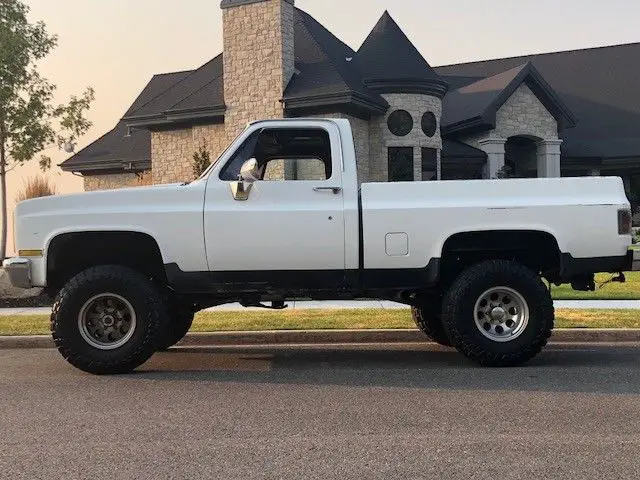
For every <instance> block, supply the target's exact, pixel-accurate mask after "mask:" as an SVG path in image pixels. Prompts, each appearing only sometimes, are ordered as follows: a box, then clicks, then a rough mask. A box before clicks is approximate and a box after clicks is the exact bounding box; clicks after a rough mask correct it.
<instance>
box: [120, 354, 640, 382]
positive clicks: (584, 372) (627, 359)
mask: <svg viewBox="0 0 640 480" xmlns="http://www.w3.org/2000/svg"><path fill="white" fill-rule="evenodd" d="M638 347H639V345H636V344H624V345H620V344H617V345H613V344H611V345H608V344H597V345H596V344H584V345H582V344H580V345H578V344H565V345H559V344H555V345H551V346H549V347H547V349H546V350H545V351H544V352H543V353H542V354H541V355H539V356H538V357H537V358H535V359H534V360H532V361H531V362H530V363H529V364H527V365H525V366H523V367H518V368H482V367H479V366H477V365H475V364H474V363H472V362H470V361H469V360H467V359H466V358H464V357H463V356H462V355H460V354H458V353H457V352H456V351H455V350H452V349H446V348H441V347H435V346H432V345H420V344H410V345H392V346H389V347H388V348H387V347H386V346H385V348H381V347H380V346H379V345H375V346H313V347H311V346H288V347H246V348H242V347H235V348H234V347H216V348H177V349H172V350H170V351H168V352H164V353H159V354H156V355H155V356H154V357H153V358H152V359H151V360H150V361H149V362H148V363H147V364H145V365H143V366H142V367H141V368H140V369H139V371H138V372H136V373H135V374H133V375H127V376H125V378H128V379H152V380H155V381H178V382H179V381H202V382H250V383H271V384H278V383H296V384H310V385H349V386H362V387H375V386H380V387H391V386H392V387H405V388H420V389H454V390H474V389H482V390H510V391H513V390H522V391H553V392H556V391H557V392H594V393H596V392H598V393H605V392H606V393H640V369H638V365H639V361H640V348H638ZM623 379H624V380H623Z"/></svg>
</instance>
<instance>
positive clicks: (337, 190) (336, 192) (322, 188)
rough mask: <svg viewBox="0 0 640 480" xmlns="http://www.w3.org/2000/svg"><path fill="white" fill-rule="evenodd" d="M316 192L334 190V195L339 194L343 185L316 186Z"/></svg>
mask: <svg viewBox="0 0 640 480" xmlns="http://www.w3.org/2000/svg"><path fill="white" fill-rule="evenodd" d="M313 191H314V192H333V194H334V195H338V194H339V193H340V192H341V191H342V187H315V188H314V189H313Z"/></svg>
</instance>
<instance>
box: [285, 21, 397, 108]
mask: <svg viewBox="0 0 640 480" xmlns="http://www.w3.org/2000/svg"><path fill="white" fill-rule="evenodd" d="M295 54H296V70H298V72H297V73H296V74H295V75H294V76H293V78H292V79H291V81H290V82H289V85H288V86H287V88H286V90H285V93H284V101H285V107H286V108H287V109H297V108H309V107H314V106H320V105H322V106H329V105H345V104H356V105H357V106H359V107H360V108H362V109H363V110H367V109H369V110H373V111H378V112H380V113H382V112H384V111H386V109H387V108H388V106H389V105H388V104H387V102H386V101H385V100H384V98H382V97H381V96H380V95H379V94H377V93H375V92H373V91H371V90H369V89H368V88H367V87H365V86H364V84H363V82H362V78H361V77H360V74H359V72H358V70H357V68H356V67H355V63H354V58H355V56H356V53H355V52H354V51H353V50H352V49H351V48H350V47H349V46H348V45H346V44H345V43H343V42H342V41H340V40H339V39H338V38H337V37H336V36H335V35H333V34H332V33H331V32H329V30H327V29H326V28H325V27H323V26H322V25H321V24H320V23H318V21H317V20H315V19H314V18H313V17H312V16H311V15H309V14H308V13H306V12H303V11H302V10H300V9H296V10H295Z"/></svg>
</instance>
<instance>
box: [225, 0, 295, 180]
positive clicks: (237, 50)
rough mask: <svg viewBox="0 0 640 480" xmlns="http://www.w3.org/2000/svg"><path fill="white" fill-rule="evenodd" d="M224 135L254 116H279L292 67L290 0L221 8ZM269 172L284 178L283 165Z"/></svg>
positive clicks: (238, 129)
mask: <svg viewBox="0 0 640 480" xmlns="http://www.w3.org/2000/svg"><path fill="white" fill-rule="evenodd" d="M223 26H224V35H223V37H224V38H223V40H224V97H225V104H226V106H227V110H226V113H225V125H226V130H227V138H234V137H235V136H236V135H237V134H238V133H240V132H241V131H242V129H243V128H244V127H245V126H246V124H247V123H248V122H250V121H253V120H258V119H268V118H283V117H284V111H283V105H282V102H281V100H282V95H283V92H284V89H285V88H286V86H287V84H288V83H289V80H290V79H291V77H292V76H293V73H294V70H295V53H294V7H293V0H263V1H258V2H255V3H250V4H238V5H235V6H232V7H229V8H225V9H224V10H223ZM270 172H271V173H272V174H273V175H274V176H276V178H277V177H278V176H279V177H281V178H283V177H284V165H283V164H280V165H279V166H278V168H275V169H272V170H270Z"/></svg>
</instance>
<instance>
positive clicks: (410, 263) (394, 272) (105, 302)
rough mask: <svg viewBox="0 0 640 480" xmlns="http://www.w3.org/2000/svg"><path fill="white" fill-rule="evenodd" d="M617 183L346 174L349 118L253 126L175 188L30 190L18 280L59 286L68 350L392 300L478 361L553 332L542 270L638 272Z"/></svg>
mask: <svg viewBox="0 0 640 480" xmlns="http://www.w3.org/2000/svg"><path fill="white" fill-rule="evenodd" d="M631 243H632V242H631V212H630V207H629V203H628V201H627V198H626V196H625V192H624V188H623V184H622V181H621V180H620V179H619V178H598V177H590V178H571V179H522V180H478V181H435V182H407V183H362V184H360V183H359V182H358V177H357V168H356V155H355V149H354V142H353V136H352V132H351V128H350V125H349V123H348V121H346V120H322V119H292V120H277V121H260V122H255V123H252V124H250V125H249V126H248V127H247V129H246V130H245V131H244V132H243V133H242V134H241V135H240V136H239V137H238V138H237V139H236V140H235V141H234V142H233V143H232V144H231V146H230V147H229V148H228V149H227V150H226V151H225V152H224V153H223V154H222V155H221V157H220V158H219V159H218V160H217V162H215V163H214V164H213V165H212V166H211V167H210V168H209V170H208V171H207V172H205V174H204V175H203V176H202V177H201V178H200V179H198V180H196V181H194V182H191V183H185V184H182V185H178V184H175V185H158V186H153V187H148V188H135V189H126V190H117V191H103V192H91V193H83V194H78V195H69V196H59V197H49V198H46V199H37V200H29V201H26V202H22V203H20V204H19V205H18V207H17V210H16V244H17V246H18V249H19V257H17V258H12V259H9V260H6V261H5V262H4V266H5V268H6V269H7V271H8V272H9V274H10V277H11V279H12V282H13V283H14V285H16V286H19V287H32V286H40V287H45V288H46V290H47V291H48V293H49V294H50V295H52V296H55V304H54V307H53V314H52V317H51V329H52V332H53V338H54V339H55V343H56V345H57V347H58V349H59V351H60V352H61V353H62V355H63V356H64V357H65V358H66V359H67V360H68V361H69V362H70V363H72V364H73V365H75V366H76V367H78V368H80V369H82V370H85V371H88V372H92V373H98V374H106V373H121V372H129V371H131V370H133V369H134V368H136V367H137V366H139V365H141V364H142V363H143V362H145V361H146V360H147V359H148V358H149V357H150V356H151V355H153V353H154V352H155V351H157V350H160V349H165V348H168V347H169V346H171V345H173V344H175V343H177V342H178V341H179V340H180V339H181V338H182V337H183V336H184V335H185V334H186V332H187V331H188V329H189V327H190V326H191V322H192V320H193V315H194V313H195V312H196V311H198V310H201V309H203V308H207V307H210V306H215V305H221V304H225V303H230V302H240V303H241V304H242V305H244V306H265V307H269V308H283V307H284V306H285V302H286V301H287V300H290V299H295V298H311V299H354V298H379V299H388V300H394V301H396V302H401V303H404V304H407V305H410V306H412V307H413V316H414V319H415V321H416V323H417V325H418V327H420V328H421V329H422V330H423V331H424V332H425V333H426V334H427V335H428V336H429V337H430V338H431V339H432V340H434V341H436V342H438V343H441V344H444V345H452V346H454V347H455V348H457V349H458V350H459V351H460V352H462V353H463V354H464V355H466V356H468V357H470V358H471V359H473V360H475V361H477V362H479V363H480V364H482V365H487V366H511V365H518V364H521V363H523V362H525V361H527V360H529V359H531V358H532V357H534V356H535V355H536V354H537V353H539V352H540V350H541V349H542V348H543V347H544V346H545V344H546V343H547V339H548V338H549V336H550V335H551V331H552V328H553V322H554V310H553V303H552V301H551V297H550V294H549V290H548V288H547V287H546V286H545V283H544V282H543V279H546V280H547V281H548V282H551V283H561V282H563V283H564V282H570V283H572V284H573V286H574V288H576V289H583V290H590V289H593V287H594V280H593V278H594V277H593V274H594V273H595V272H613V273H616V272H623V271H626V270H631V269H633V254H632V253H630V252H629V251H628V249H629V246H630V245H631Z"/></svg>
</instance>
